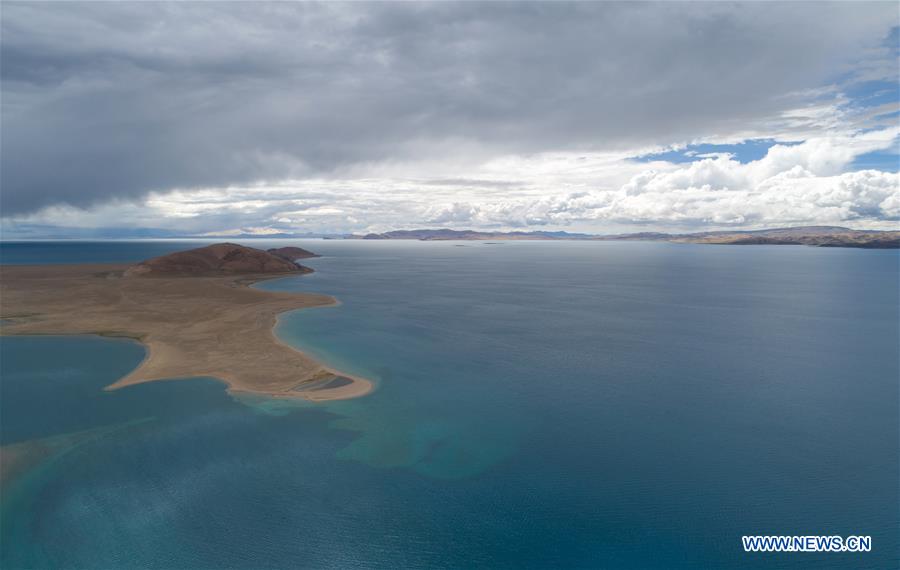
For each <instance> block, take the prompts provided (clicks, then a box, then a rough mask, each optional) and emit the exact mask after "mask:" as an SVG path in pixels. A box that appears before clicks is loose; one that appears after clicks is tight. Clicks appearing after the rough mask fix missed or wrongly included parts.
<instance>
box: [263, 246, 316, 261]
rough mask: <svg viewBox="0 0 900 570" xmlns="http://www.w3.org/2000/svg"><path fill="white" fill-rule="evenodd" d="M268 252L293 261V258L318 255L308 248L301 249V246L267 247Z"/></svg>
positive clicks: (307, 257) (306, 257)
mask: <svg viewBox="0 0 900 570" xmlns="http://www.w3.org/2000/svg"><path fill="white" fill-rule="evenodd" d="M266 251H268V252H269V253H271V254H272V255H277V256H278V257H281V258H284V259H287V260H288V261H294V260H295V259H309V258H310V257H319V256H318V255H317V254H315V253H313V252H311V251H309V250H308V249H303V248H302V247H294V246H288V247H275V248H272V249H267V250H266Z"/></svg>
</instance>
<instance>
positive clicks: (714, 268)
mask: <svg viewBox="0 0 900 570" xmlns="http://www.w3.org/2000/svg"><path fill="white" fill-rule="evenodd" d="M286 242H287V241H286V240H280V241H278V242H273V243H278V244H285V243H286ZM173 243H174V242H166V243H142V242H131V243H125V244H113V245H110V244H87V245H84V246H83V247H82V248H81V249H80V250H79V249H77V248H74V249H73V248H71V246H69V245H66V246H59V247H60V248H61V249H57V246H56V245H55V244H41V247H40V248H33V247H32V246H21V245H19V244H5V245H3V246H2V251H0V258H2V259H3V260H4V262H7V263H10V262H13V261H12V260H15V262H19V263H28V262H40V261H46V262H70V261H75V260H76V259H75V258H77V261H81V262H87V261H130V260H137V259H141V258H142V257H147V256H148V255H157V254H159V253H164V252H165V251H166V248H170V247H171V249H169V251H171V250H175V249H181V248H183V246H184V244H174V245H173ZM254 244H255V245H258V246H269V244H268V243H265V242H252V243H251V245H254ZM299 244H300V245H302V246H303V247H307V248H309V249H312V250H313V251H317V252H319V253H323V254H324V257H322V258H320V259H315V260H310V261H309V264H310V265H312V266H313V267H315V268H316V270H317V272H316V273H314V274H312V275H308V276H302V277H296V278H294V277H292V278H287V279H281V280H277V281H270V282H267V283H265V284H262V285H260V287H262V288H265V289H271V290H285V291H293V290H296V291H317V292H324V293H329V294H332V295H335V296H336V297H338V298H339V299H340V300H341V301H342V304H341V305H340V306H338V307H329V308H321V309H312V310H306V311H300V312H295V313H291V314H288V315H285V316H283V317H282V319H281V321H280V324H279V327H278V334H279V336H280V337H281V338H283V339H284V340H285V341H287V342H289V343H291V344H294V345H296V346H298V347H300V348H303V349H304V350H307V351H308V352H310V353H312V354H315V355H316V356H318V357H319V358H322V359H325V360H327V361H328V362H329V363H331V364H332V365H334V366H336V367H338V368H342V369H344V370H346V371H348V372H355V373H359V374H363V375H366V376H369V377H372V378H374V379H376V380H377V382H378V388H377V390H376V391H375V392H374V393H372V394H371V395H369V396H367V397H365V398H361V399H358V400H353V401H347V402H335V403H330V404H327V405H309V404H307V405H290V404H287V403H284V402H283V401H274V402H273V401H270V400H260V399H255V400H252V401H251V400H244V401H236V400H234V399H232V398H231V397H229V396H228V395H227V394H226V393H225V392H224V390H223V389H222V386H221V385H220V384H219V383H218V382H215V381H214V380H211V379H199V380H190V381H178V382H162V383H152V384H147V385H142V386H135V387H131V388H127V389H125V390H120V391H116V392H112V393H110V392H103V391H101V390H100V388H101V387H102V386H104V385H106V384H109V383H111V382H112V381H113V380H114V379H115V378H117V377H119V376H120V375H122V374H124V373H125V372H126V371H127V370H129V369H130V368H131V367H133V366H136V365H137V363H138V362H139V361H140V359H141V358H142V356H143V350H142V349H141V347H140V346H139V345H136V344H134V343H131V342H128V341H121V340H107V339H100V338H92V337H77V338H64V337H32V338H22V337H18V338H14V337H6V338H3V339H2V340H0V373H2V386H0V388H2V392H0V412H2V415H0V427H2V430H0V431H2V435H0V438H2V443H3V444H4V445H9V444H17V443H18V444H20V445H19V446H18V448H20V449H21V448H25V449H38V450H42V449H43V450H46V449H50V450H52V453H49V452H46V451H45V452H44V454H45V455H46V456H47V458H46V459H45V460H44V461H43V462H41V463H39V464H38V465H37V466H36V467H34V468H33V469H32V470H31V471H30V472H29V473H28V474H27V475H26V476H23V477H20V478H18V479H16V480H15V481H14V483H13V484H12V485H9V486H8V488H6V489H4V494H3V498H2V518H0V523H2V534H0V566H2V567H3V568H16V567H60V566H66V567H78V568H129V567H158V568H195V567H204V568H223V567H252V568H276V567H277V568H296V567H336V568H348V567H381V568H397V567H445V568H472V567H496V568H555V567H580V568H599V567H604V568H725V567H748V568H757V567H760V568H795V567H804V568H896V567H898V565H900V556H898V542H900V538H898V537H900V516H898V511H900V496H898V482H900V469H898V455H900V441H898V440H900V420H898V418H900V413H898V406H900V403H898V402H900V394H898V391H900V389H898V384H900V380H898V379H900V370H898V366H900V365H898V361H900V352H898V345H900V333H898V296H897V292H898V280H900V277H898V258H897V253H896V252H893V251H860V250H847V249H824V248H823V249H817V248H806V247H787V246H703V245H689V244H664V243H603V242H600V243H587V242H506V243H502V244H499V245H488V244H485V243H479V242H468V243H459V244H457V243H449V242H421V243H420V242H358V241H304V242H299ZM23 247H24V248H25V249H21V248H23ZM29 247H32V249H28V248H29ZM23 442H24V443H23ZM35 442H37V443H35ZM744 534H790V535H800V534H802V535H805V534H826V535H832V534H836V535H851V534H858V535H871V536H872V537H873V552H871V553H867V554H752V555H751V554H745V553H743V551H742V548H741V543H740V537H741V535H744Z"/></svg>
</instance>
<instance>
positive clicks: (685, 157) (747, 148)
mask: <svg viewBox="0 0 900 570" xmlns="http://www.w3.org/2000/svg"><path fill="white" fill-rule="evenodd" d="M776 144H780V145H784V146H792V145H795V144H800V143H796V142H777V141H776V140H774V139H753V140H747V141H744V142H742V143H738V144H706V143H704V144H693V145H688V146H687V147H685V148H682V149H679V150H667V151H665V152H657V153H653V154H644V155H641V156H635V157H632V158H631V160H634V161H637V162H653V161H656V160H664V161H666V162H671V163H673V164H683V163H688V162H695V161H697V160H702V159H704V158H707V156H708V155H710V154H714V153H722V152H726V153H729V154H731V155H733V156H734V159H735V160H737V161H738V162H740V163H741V164H747V163H748V162H753V161H754V160H759V159H761V158H763V157H764V156H766V153H767V152H769V149H770V148H772V147H773V146H775V145H776Z"/></svg>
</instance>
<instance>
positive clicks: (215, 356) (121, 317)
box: [0, 244, 373, 401]
mask: <svg viewBox="0 0 900 570" xmlns="http://www.w3.org/2000/svg"><path fill="white" fill-rule="evenodd" d="M210 247H212V248H216V247H219V248H222V247H231V248H240V246H231V245H230V244H223V245H219V246H210ZM202 249H203V250H206V249H207V248H202ZM241 249H244V248H241ZM246 249H250V248H246ZM195 251H201V250H195ZM223 251H224V250H223ZM252 251H253V252H256V251H258V250H252ZM217 253H221V252H217ZM260 253H265V252H260ZM224 254H227V255H232V254H233V251H230V250H228V251H224ZM266 255H269V254H266ZM158 259H160V260H162V259H165V258H158ZM153 261H154V260H150V261H148V262H145V263H144V264H140V265H138V266H128V265H107V264H102V265H101V264H97V265H46V266H11V265H7V266H2V267H0V303H2V306H0V318H2V319H3V325H2V327H0V333H2V334H4V335H32V334H100V335H105V336H120V337H130V338H134V339H136V340H138V341H140V342H141V343H142V344H144V345H145V347H146V348H147V356H146V358H145V359H144V361H143V362H142V363H141V365H140V366H138V368H136V369H135V370H134V371H132V372H131V373H130V374H128V375H127V376H125V377H124V378H121V379H120V380H118V381H117V382H115V383H114V384H112V385H111V386H109V387H108V389H116V388H121V387H123V386H129V385H132V384H139V383H141V382H150V381H154V380H168V379H178V378H189V377H197V376H212V377H215V378H219V379H221V380H222V381H224V382H225V383H226V384H227V385H228V387H229V390H230V391H231V392H236V393H239V392H245V393H256V394H264V395H269V396H274V397H290V398H305V399H308V400H314V401H322V400H336V399H345V398H354V397H357V396H362V395H364V394H366V393H368V392H369V391H371V390H372V387H373V385H372V382H370V381H369V380H366V379H364V378H357V377H353V376H351V375H348V374H345V373H342V372H338V371H335V370H331V369H329V368H327V367H325V366H323V365H322V364H320V363H318V362H316V361H315V360H313V359H311V358H309V357H308V356H306V355H304V354H303V353H301V352H299V351H297V350H295V349H293V348H291V347H289V346H287V345H285V344H284V343H282V342H281V341H279V340H278V339H277V338H276V337H275V335H274V332H273V330H272V329H273V327H274V326H275V323H276V319H277V315H278V314H279V313H283V312H285V311H292V310H295V309H302V308H307V307H321V306H327V305H333V304H335V303H336V301H335V299H334V298H332V297H329V296H327V295H318V294H308V293H303V294H297V293H278V292H268V291H261V290H258V289H253V288H250V287H249V285H251V284H252V283H254V282H257V281H260V280H263V279H271V278H273V277H281V276H285V275H291V274H297V273H298V272H300V273H302V272H304V271H306V272H308V271H310V270H308V269H306V268H302V267H299V266H298V267H297V268H296V269H290V268H285V267H280V266H278V267H276V268H275V269H271V268H266V269H264V271H266V272H265V273H255V272H252V268H251V269H249V270H248V269H247V268H239V269H237V270H232V269H228V268H226V269H225V270H222V269H221V268H211V269H209V270H208V271H207V272H195V271H188V272H186V273H185V272H182V271H180V270H179V271H177V272H173V273H171V274H167V273H166V272H165V271H158V272H157V271H150V270H148V269H147V267H148V265H149V266H150V267H153V263H152V262H153ZM164 265H165V264H162V266H164ZM159 266H161V265H160V264H157V267H159Z"/></svg>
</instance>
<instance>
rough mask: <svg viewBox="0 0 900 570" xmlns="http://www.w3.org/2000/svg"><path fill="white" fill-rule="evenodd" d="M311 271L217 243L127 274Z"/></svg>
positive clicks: (279, 257) (281, 258) (146, 263)
mask: <svg viewBox="0 0 900 570" xmlns="http://www.w3.org/2000/svg"><path fill="white" fill-rule="evenodd" d="M281 249H282V250H300V251H301V252H304V253H305V254H308V255H306V257H313V256H315V254H312V253H310V252H308V251H306V250H302V249H300V248H281ZM276 251H277V250H276ZM293 253H296V252H293ZM293 253H291V254H290V255H293ZM311 271H312V270H311V269H309V268H308V267H303V266H302V265H299V264H297V263H294V262H293V260H292V259H289V258H288V257H286V256H285V255H276V254H273V253H271V252H268V251H263V250H261V249H255V248H252V247H247V246H243V245H238V244H234V243H217V244H214V245H208V246H206V247H200V248H197V249H190V250H187V251H179V252H176V253H170V254H168V255H162V256H160V257H154V258H153V259H148V260H147V261H142V262H141V263H138V264H137V265H134V266H132V267H131V268H129V269H128V270H127V271H126V272H125V275H126V276H127V277H189V276H213V275H231V274H238V273H247V274H260V273H298V272H299V273H308V272H311Z"/></svg>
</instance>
